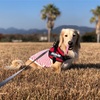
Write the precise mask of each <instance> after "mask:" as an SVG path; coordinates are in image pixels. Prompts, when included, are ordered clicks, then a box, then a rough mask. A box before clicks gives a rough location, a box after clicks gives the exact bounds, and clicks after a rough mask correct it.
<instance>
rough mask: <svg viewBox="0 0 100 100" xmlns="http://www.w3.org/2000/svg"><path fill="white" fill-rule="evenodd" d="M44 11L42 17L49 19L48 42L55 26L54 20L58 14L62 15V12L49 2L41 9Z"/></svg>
mask: <svg viewBox="0 0 100 100" xmlns="http://www.w3.org/2000/svg"><path fill="white" fill-rule="evenodd" d="M41 13H42V19H43V20H47V29H48V42H50V40H51V39H50V35H51V31H52V29H53V27H54V21H55V20H56V18H57V17H58V16H60V14H61V12H60V11H59V9H58V8H57V7H56V6H55V5H53V4H48V5H47V6H44V7H43V9H42V10H41Z"/></svg>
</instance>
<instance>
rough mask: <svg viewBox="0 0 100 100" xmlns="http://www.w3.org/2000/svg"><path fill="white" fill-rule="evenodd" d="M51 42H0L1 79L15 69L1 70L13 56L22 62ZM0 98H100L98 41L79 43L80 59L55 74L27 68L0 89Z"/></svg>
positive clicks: (83, 99) (12, 72)
mask: <svg viewBox="0 0 100 100" xmlns="http://www.w3.org/2000/svg"><path fill="white" fill-rule="evenodd" d="M51 45H52V44H50V43H0V55H1V56H0V66H1V68H0V70H1V71H0V81H2V80H4V79H6V78H7V77H9V76H10V75H12V74H14V73H15V72H17V70H14V71H11V70H8V71H7V70H4V69H3V68H2V66H7V65H9V64H10V63H11V61H12V60H14V59H21V60H23V61H24V62H25V61H26V60H27V59H28V58H29V57H30V56H31V55H32V54H34V53H36V52H38V51H40V50H43V49H46V48H49V47H50V46H51ZM0 100H100V44H97V43H82V44H81V50H80V56H79V60H78V61H77V62H76V64H75V65H72V67H71V69H69V70H66V71H62V72H61V73H60V74H55V73H53V72H50V71H49V70H47V69H42V70H35V71H33V70H32V69H28V70H25V71H23V72H22V73H20V74H19V75H17V76H16V77H15V78H13V79H12V80H11V81H10V82H8V83H7V84H6V85H4V86H3V87H1V88H0Z"/></svg>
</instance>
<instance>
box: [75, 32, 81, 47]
mask: <svg viewBox="0 0 100 100" xmlns="http://www.w3.org/2000/svg"><path fill="white" fill-rule="evenodd" d="M75 33H76V34H77V40H76V46H78V48H80V47H81V45H80V31H78V30H76V31H75Z"/></svg>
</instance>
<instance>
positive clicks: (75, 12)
mask: <svg viewBox="0 0 100 100" xmlns="http://www.w3.org/2000/svg"><path fill="white" fill-rule="evenodd" d="M50 3H52V4H54V5H55V6H56V7H57V8H59V10H60V11H61V16H60V17H58V18H57V20H56V21H55V27H57V26H60V25H78V26H88V27H94V26H95V25H94V24H90V22H89V20H90V18H91V17H92V13H91V11H90V10H91V9H94V8H96V6H98V5H99V6H100V0H0V28H9V27H15V28H18V29H31V28H33V29H34V28H38V29H42V28H46V21H44V20H41V13H40V11H41V9H43V6H44V5H47V4H50Z"/></svg>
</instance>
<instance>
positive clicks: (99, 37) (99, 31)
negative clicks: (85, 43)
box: [96, 18, 100, 43]
mask: <svg viewBox="0 0 100 100" xmlns="http://www.w3.org/2000/svg"><path fill="white" fill-rule="evenodd" d="M96 34H97V43H99V42H100V18H99V19H98V21H97V22H96Z"/></svg>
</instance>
